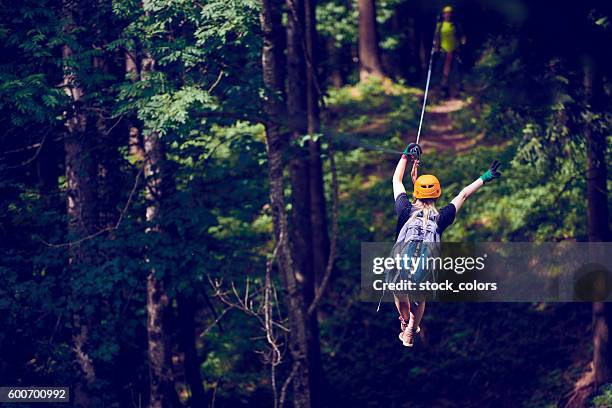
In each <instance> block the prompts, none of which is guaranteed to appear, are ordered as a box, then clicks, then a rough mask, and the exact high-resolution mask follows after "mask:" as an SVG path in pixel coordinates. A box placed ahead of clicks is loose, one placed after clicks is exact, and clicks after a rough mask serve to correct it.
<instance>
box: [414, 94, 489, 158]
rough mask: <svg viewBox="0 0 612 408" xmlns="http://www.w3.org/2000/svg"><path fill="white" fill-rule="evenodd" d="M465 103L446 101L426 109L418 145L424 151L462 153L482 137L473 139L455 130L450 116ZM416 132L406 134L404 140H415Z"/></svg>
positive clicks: (464, 105) (460, 100)
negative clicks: (433, 149)
mask: <svg viewBox="0 0 612 408" xmlns="http://www.w3.org/2000/svg"><path fill="white" fill-rule="evenodd" d="M466 105H467V102H466V101H465V100H462V99H448V100H445V101H442V102H440V103H438V104H436V105H431V106H429V107H427V110H426V111H425V118H424V120H423V130H422V131H421V140H420V142H419V144H420V145H421V146H422V147H423V149H424V150H429V149H431V148H435V149H436V150H438V151H445V150H453V151H455V152H463V151H465V150H467V149H469V148H471V147H472V146H473V145H474V144H475V143H476V142H477V141H478V140H479V139H481V138H482V135H478V136H477V137H473V136H471V135H466V134H465V133H463V132H461V131H459V130H456V129H455V127H454V126H453V119H452V117H451V114H452V113H453V112H458V111H460V110H461V109H463V108H465V107H466ZM416 134H417V130H416V129H415V130H414V131H411V132H409V133H408V135H407V137H406V139H405V140H407V141H413V140H416Z"/></svg>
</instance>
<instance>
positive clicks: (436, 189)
mask: <svg viewBox="0 0 612 408" xmlns="http://www.w3.org/2000/svg"><path fill="white" fill-rule="evenodd" d="M413 194H414V197H415V198H438V197H440V194H442V188H441V187H440V181H439V180H438V178H437V177H436V176H434V175H432V174H423V175H422V176H419V178H417V179H416V181H415V183H414V193H413Z"/></svg>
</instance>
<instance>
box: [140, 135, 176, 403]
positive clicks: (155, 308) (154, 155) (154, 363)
mask: <svg viewBox="0 0 612 408" xmlns="http://www.w3.org/2000/svg"><path fill="white" fill-rule="evenodd" d="M144 151H145V168H144V169H145V170H144V173H145V178H146V200H147V209H146V220H147V222H148V223H149V227H148V228H147V232H148V233H151V234H161V233H162V232H163V231H162V230H161V227H160V226H159V219H160V218H161V217H160V210H161V200H162V199H163V197H164V195H165V193H166V191H164V188H163V187H164V181H165V180H164V177H165V175H164V174H163V168H164V167H165V166H164V161H165V154H164V148H163V144H162V141H161V140H160V139H159V135H158V134H157V133H156V132H147V133H146V134H145V138H144ZM147 260H148V261H149V262H151V260H150V259H147ZM170 308H171V303H170V299H169V297H168V294H167V293H166V285H165V282H164V279H163V278H160V277H158V276H157V270H156V268H155V266H151V268H150V269H149V274H148V276H147V337H148V350H149V376H150V387H151V388H150V401H149V405H150V406H151V407H152V408H165V407H169V406H172V405H173V400H174V398H173V396H174V394H175V391H174V378H173V373H172V350H171V342H170V333H169V330H168V327H169V319H170V311H171V309H170Z"/></svg>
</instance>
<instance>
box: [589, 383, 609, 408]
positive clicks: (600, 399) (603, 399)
mask: <svg viewBox="0 0 612 408" xmlns="http://www.w3.org/2000/svg"><path fill="white" fill-rule="evenodd" d="M611 405H612V384H604V385H602V386H601V387H600V388H599V390H598V392H597V395H596V396H594V397H593V398H592V400H591V404H590V405H589V406H591V407H595V408H605V407H609V406H611Z"/></svg>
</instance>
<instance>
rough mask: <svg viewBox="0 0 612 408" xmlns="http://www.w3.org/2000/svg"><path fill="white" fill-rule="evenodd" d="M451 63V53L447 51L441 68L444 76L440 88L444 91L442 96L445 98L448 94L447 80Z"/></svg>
mask: <svg viewBox="0 0 612 408" xmlns="http://www.w3.org/2000/svg"><path fill="white" fill-rule="evenodd" d="M452 64H453V53H452V52H447V53H446V58H445V59H444V70H443V76H444V77H443V78H442V89H443V91H444V96H445V97H447V98H448V97H449V96H450V85H449V83H448V81H449V76H450V72H451V67H452Z"/></svg>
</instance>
